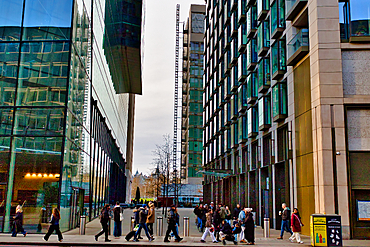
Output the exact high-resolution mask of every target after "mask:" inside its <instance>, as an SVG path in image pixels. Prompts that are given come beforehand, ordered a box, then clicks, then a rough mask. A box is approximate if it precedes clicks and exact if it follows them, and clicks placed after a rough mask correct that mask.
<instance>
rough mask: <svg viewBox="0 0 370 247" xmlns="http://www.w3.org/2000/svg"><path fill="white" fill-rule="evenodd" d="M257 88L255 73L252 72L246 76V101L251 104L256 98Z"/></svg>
mask: <svg viewBox="0 0 370 247" xmlns="http://www.w3.org/2000/svg"><path fill="white" fill-rule="evenodd" d="M257 96H258V88H257V78H256V73H255V72H252V73H250V74H249V75H248V77H247V102H248V104H252V103H254V102H255V101H256V100H257Z"/></svg>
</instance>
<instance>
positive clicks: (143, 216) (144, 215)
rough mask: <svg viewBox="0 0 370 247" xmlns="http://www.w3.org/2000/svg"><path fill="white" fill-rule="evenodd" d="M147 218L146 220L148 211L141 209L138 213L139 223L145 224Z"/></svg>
mask: <svg viewBox="0 0 370 247" xmlns="http://www.w3.org/2000/svg"><path fill="white" fill-rule="evenodd" d="M147 218H148V211H147V210H145V209H144V208H141V209H140V213H139V223H140V224H145V223H146V219H147Z"/></svg>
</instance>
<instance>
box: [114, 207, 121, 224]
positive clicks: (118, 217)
mask: <svg viewBox="0 0 370 247" xmlns="http://www.w3.org/2000/svg"><path fill="white" fill-rule="evenodd" d="M113 220H114V222H120V221H121V206H119V205H117V206H115V207H114V208H113Z"/></svg>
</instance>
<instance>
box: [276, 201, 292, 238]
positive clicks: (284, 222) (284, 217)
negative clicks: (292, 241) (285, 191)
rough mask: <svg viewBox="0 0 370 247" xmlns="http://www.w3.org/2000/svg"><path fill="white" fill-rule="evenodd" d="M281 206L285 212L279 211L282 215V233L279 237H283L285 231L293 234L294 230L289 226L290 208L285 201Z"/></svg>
mask: <svg viewBox="0 0 370 247" xmlns="http://www.w3.org/2000/svg"><path fill="white" fill-rule="evenodd" d="M281 207H282V208H283V212H281V211H279V214H280V215H281V219H282V221H281V233H280V237H278V238H277V239H283V235H284V231H287V232H289V233H290V234H291V235H293V232H292V230H290V228H289V210H290V209H289V208H288V207H287V206H286V204H285V203H283V204H282V205H281Z"/></svg>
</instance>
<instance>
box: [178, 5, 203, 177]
mask: <svg viewBox="0 0 370 247" xmlns="http://www.w3.org/2000/svg"><path fill="white" fill-rule="evenodd" d="M205 10H206V8H205V5H195V4H192V5H191V6H190V11H189V17H188V20H187V21H186V24H185V29H184V37H183V44H184V49H183V68H182V71H183V83H182V124H181V154H182V155H181V179H182V180H183V183H185V184H202V181H203V175H202V174H201V173H199V171H201V170H203V168H202V150H203V143H202V141H203V56H204V55H203V50H204V43H203V38H204V30H205V29H204V25H205V22H204V17H205Z"/></svg>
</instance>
